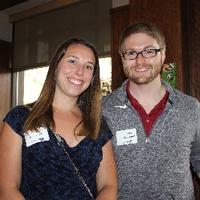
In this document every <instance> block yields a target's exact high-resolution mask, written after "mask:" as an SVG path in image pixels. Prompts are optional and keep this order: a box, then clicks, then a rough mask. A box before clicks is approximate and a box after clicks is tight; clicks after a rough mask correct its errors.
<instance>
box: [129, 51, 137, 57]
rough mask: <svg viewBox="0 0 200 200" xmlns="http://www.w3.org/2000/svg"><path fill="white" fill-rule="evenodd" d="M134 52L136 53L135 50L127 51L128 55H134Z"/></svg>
mask: <svg viewBox="0 0 200 200" xmlns="http://www.w3.org/2000/svg"><path fill="white" fill-rule="evenodd" d="M135 53H136V52H135V51H128V52H127V55H130V56H131V55H135Z"/></svg>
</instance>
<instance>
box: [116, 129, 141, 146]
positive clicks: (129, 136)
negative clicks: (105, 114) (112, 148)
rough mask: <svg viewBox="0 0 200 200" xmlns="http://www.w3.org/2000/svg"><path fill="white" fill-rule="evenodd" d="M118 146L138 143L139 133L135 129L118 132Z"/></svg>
mask: <svg viewBox="0 0 200 200" xmlns="http://www.w3.org/2000/svg"><path fill="white" fill-rule="evenodd" d="M116 137H117V145H128V144H136V143H137V131H136V129H135V128H133V129H126V130H120V131H116Z"/></svg>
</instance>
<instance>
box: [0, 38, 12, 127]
mask: <svg viewBox="0 0 200 200" xmlns="http://www.w3.org/2000/svg"><path fill="white" fill-rule="evenodd" d="M0 55H1V56H0V82H1V84H0V94H1V99H0V125H1V124H2V119H3V117H4V116H5V114H6V113H7V112H8V110H9V109H10V103H11V72H10V71H11V70H10V68H9V67H10V60H11V44H10V43H9V42H5V41H0Z"/></svg>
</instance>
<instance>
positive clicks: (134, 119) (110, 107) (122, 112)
mask: <svg viewBox="0 0 200 200" xmlns="http://www.w3.org/2000/svg"><path fill="white" fill-rule="evenodd" d="M125 84H126V81H125V82H124V83H123V84H122V86H121V87H120V88H118V89H117V90H115V91H114V92H113V93H111V94H109V95H108V96H106V97H104V98H103V115H104V116H105V117H106V119H107V122H108V125H109V127H110V129H111V131H112V133H113V135H114V136H113V138H112V142H113V145H114V150H115V154H116V160H117V167H118V175H119V200H170V199H171V200H173V199H175V200H193V199H194V194H193V183H192V177H191V171H190V163H191V164H192V167H193V170H194V171H195V172H200V104H199V102H198V100H197V99H195V98H193V97H191V96H188V95H186V94H183V93H182V92H180V91H178V90H176V89H173V88H172V87H170V86H169V85H167V84H165V86H166V88H167V90H168V91H169V99H168V102H167V105H166V107H165V109H164V111H163V113H162V114H161V115H160V116H159V118H158V119H157V121H156V122H155V124H154V125H153V128H152V130H151V135H150V137H149V138H148V139H147V138H146V135H145V132H144V129H143V125H142V122H141V119H140V117H139V115H138V113H137V112H136V111H135V110H134V108H132V107H131V104H130V101H129V99H128V98H127V94H126V90H125ZM163 84H164V83H163ZM128 134H130V135H129V136H127V135H128ZM124 138H125V139H124Z"/></svg>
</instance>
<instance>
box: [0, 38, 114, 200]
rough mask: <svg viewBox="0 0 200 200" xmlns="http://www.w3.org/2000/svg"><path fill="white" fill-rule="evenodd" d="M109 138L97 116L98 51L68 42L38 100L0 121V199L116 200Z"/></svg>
mask: <svg viewBox="0 0 200 200" xmlns="http://www.w3.org/2000/svg"><path fill="white" fill-rule="evenodd" d="M111 137H112V135H111V133H110V131H109V129H108V128H107V126H106V124H105V122H104V121H103V119H101V115H100V78H99V63H98V56H97V52H96V50H95V48H94V47H93V46H92V45H91V44H90V43H88V42H87V41H85V40H82V39H70V40H68V41H66V42H64V43H63V44H62V45H61V46H60V47H59V49H58V50H57V52H56V54H55V55H54V57H53V59H52V61H51V63H50V67H49V71H48V74H47V78H46V80H45V82H44V85H43V89H42V92H41V94H40V96H39V98H38V100H37V101H36V102H35V103H34V104H32V105H28V106H17V107H15V108H14V109H12V110H11V111H10V112H9V113H8V114H7V116H6V117H5V119H4V124H3V127H2V131H1V134H0V199H1V200H7V199H8V200H12V199H14V200H23V199H26V200H30V199H31V200H36V199H37V200H78V199H82V200H87V199H88V200H89V199H96V200H97V199H98V200H100V199H103V200H106V199H109V200H112V199H117V197H116V196H117V192H116V191H117V181H116V180H117V178H116V169H115V167H116V166H115V161H114V156H113V152H112V145H111V141H110V138H111Z"/></svg>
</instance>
